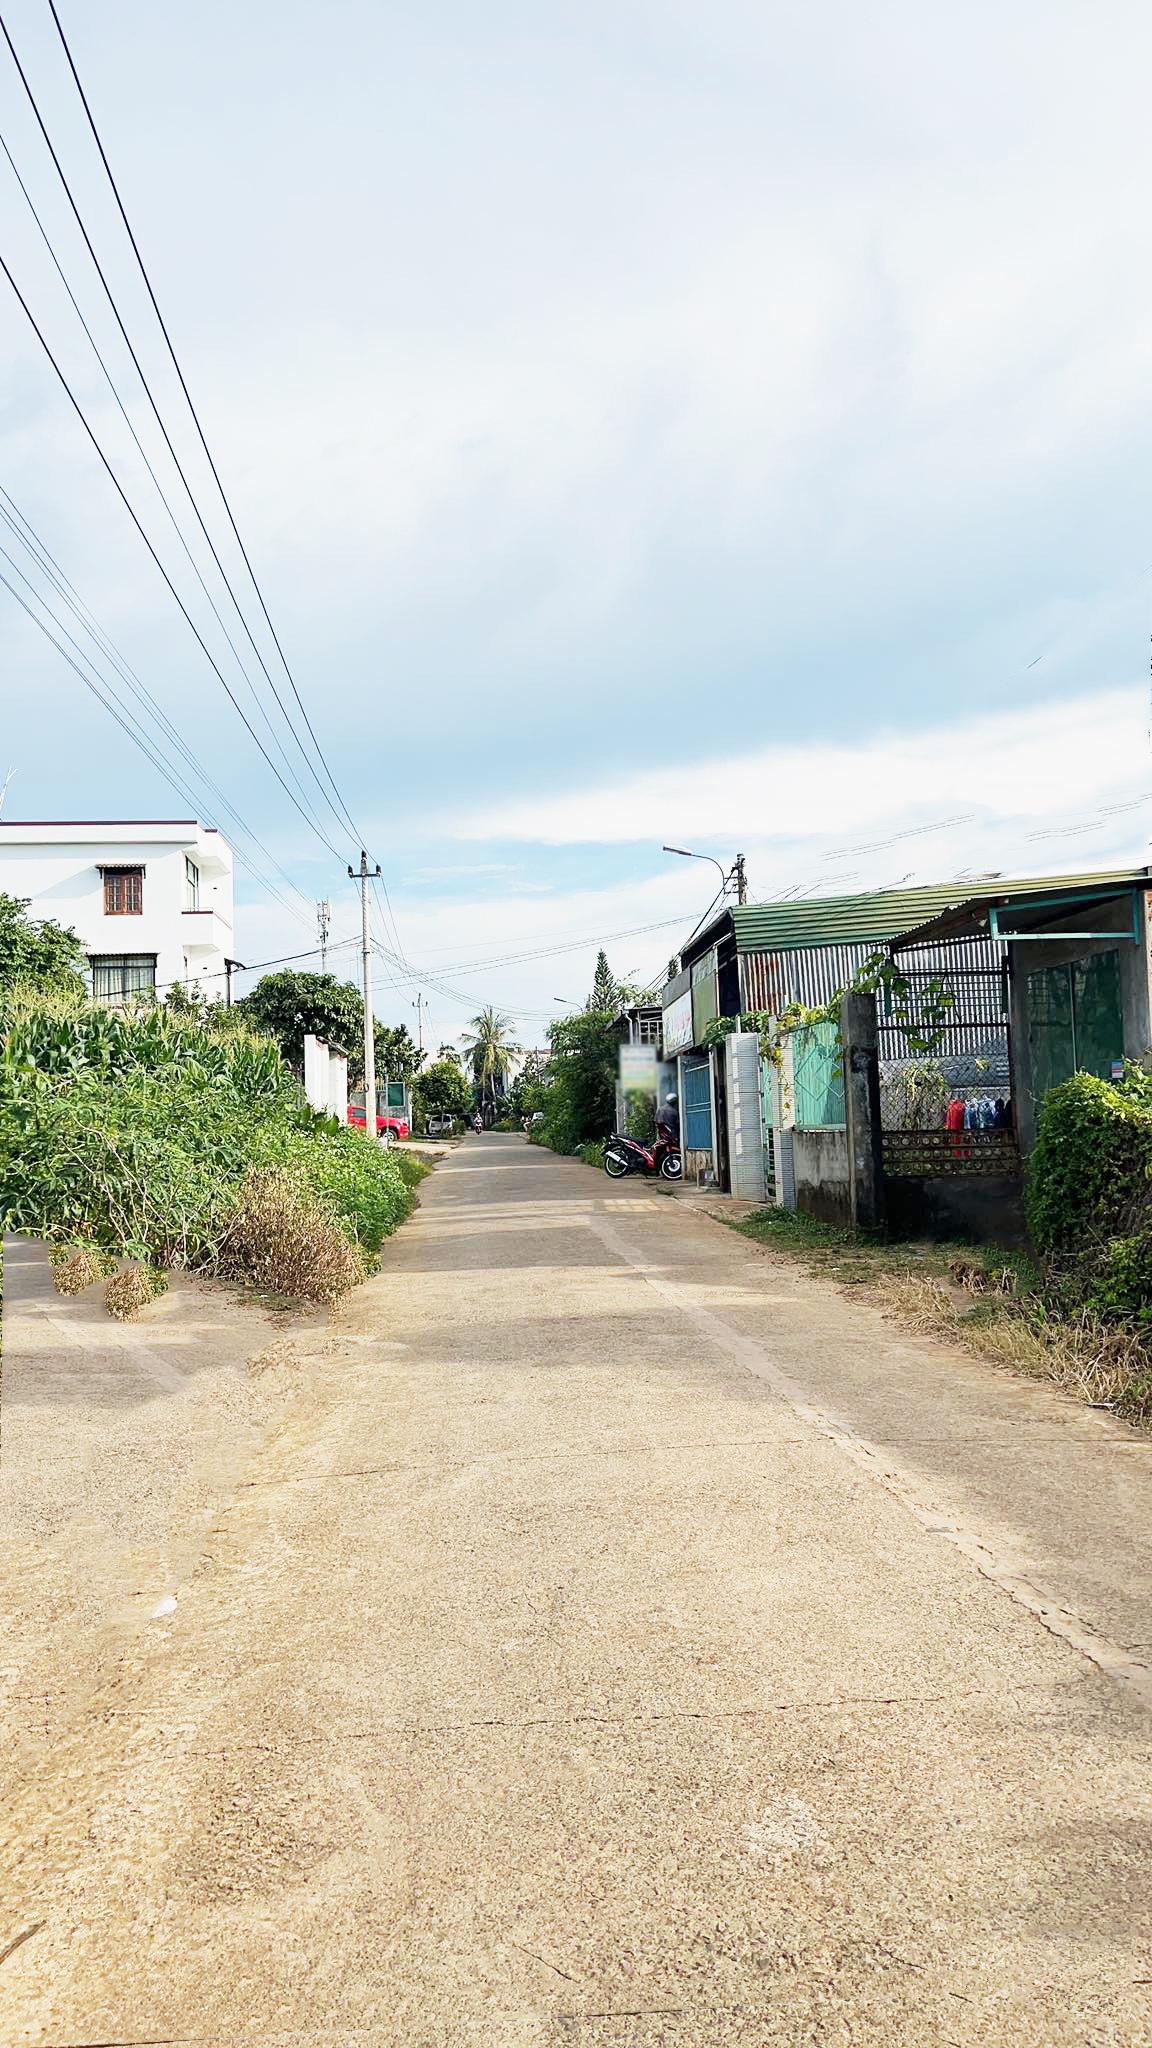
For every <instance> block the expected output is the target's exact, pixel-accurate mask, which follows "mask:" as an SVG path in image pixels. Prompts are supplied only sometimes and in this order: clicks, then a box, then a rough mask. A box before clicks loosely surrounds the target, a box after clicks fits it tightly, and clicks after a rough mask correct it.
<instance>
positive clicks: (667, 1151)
mask: <svg viewBox="0 0 1152 2048" xmlns="http://www.w3.org/2000/svg"><path fill="white" fill-rule="evenodd" d="M604 1171H605V1173H606V1174H607V1175H608V1176H609V1178H610V1179H611V1180H623V1178H624V1176H625V1174H626V1173H658V1174H659V1175H660V1178H661V1180H680V1179H682V1178H683V1174H684V1161H683V1160H682V1158H681V1157H680V1147H679V1145H678V1144H677V1142H676V1139H675V1138H674V1136H673V1135H672V1130H671V1126H670V1125H668V1124H657V1126H656V1138H655V1142H654V1143H652V1144H642V1143H641V1141H640V1139H639V1138H629V1137H627V1136H626V1135H625V1133H624V1132H623V1131H613V1133H612V1136H611V1137H610V1138H609V1140H608V1143H607V1144H606V1145H605V1147H604Z"/></svg>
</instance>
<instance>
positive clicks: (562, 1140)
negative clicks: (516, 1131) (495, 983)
mask: <svg viewBox="0 0 1152 2048" xmlns="http://www.w3.org/2000/svg"><path fill="white" fill-rule="evenodd" d="M651 999H652V992H651V990H648V989H640V988H635V987H633V986H631V985H630V984H628V983H625V982H618V981H615V980H614V979H613V977H612V973H611V970H610V969H609V966H608V961H607V957H606V955H605V954H604V953H603V952H601V953H600V954H598V956H597V960H596V973H595V977H594V980H593V984H592V989H591V992H590V993H589V996H588V1001H587V1003H586V1004H585V1006H584V1008H583V1009H582V1010H577V1011H575V1012H574V1013H573V1014H572V1016H570V1017H560V1018H558V1019H557V1021H556V1022H555V1023H554V1024H550V1025H549V1027H548V1039H549V1044H550V1047H551V1052H550V1056H549V1059H548V1064H547V1070H546V1072H544V1073H543V1074H540V1075H539V1076H535V1077H533V1084H532V1086H531V1087H530V1088H529V1087H528V1086H527V1085H526V1086H525V1102H524V1108H525V1111H526V1113H528V1114H531V1113H532V1112H533V1111H534V1110H537V1109H539V1110H541V1111H542V1112H543V1118H544V1121H543V1123H542V1124H539V1125H537V1126H536V1127H535V1129H534V1130H532V1131H531V1132H530V1133H529V1135H530V1137H531V1139H532V1142H533V1143H534V1144H537V1145H548V1146H550V1147H551V1149H552V1151H553V1152H564V1153H569V1154H571V1153H575V1152H577V1151H580V1148H581V1147H588V1146H596V1145H599V1146H600V1147H601V1150H602V1147H603V1141H604V1139H605V1138H608V1137H611V1135H612V1131H613V1128H614V1125H615V1122H616V1077H617V1072H618V1067H619V1058H620V1043H621V1040H622V1039H623V1038H624V1037H625V1036H626V1035H627V1034H626V1027H625V1026H624V1025H623V1023H622V1022H621V1012H622V1010H623V1009H625V1008H626V1006H627V1005H629V1004H630V1003H639V1002H648V1001H650V1000H651ZM642 1120H643V1119H642ZM652 1121H653V1124H654V1117H653V1119H652ZM646 1127H647V1126H646V1124H645V1125H644V1128H646ZM583 1156H584V1155H583V1152H581V1157H583Z"/></svg>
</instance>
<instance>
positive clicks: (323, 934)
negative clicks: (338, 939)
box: [316, 868, 379, 974]
mask: <svg viewBox="0 0 1152 2048" xmlns="http://www.w3.org/2000/svg"><path fill="white" fill-rule="evenodd" d="M377 872H379V870H377ZM348 873H349V874H351V873H352V870H351V868H349V870H348ZM316 929H317V931H318V932H319V934H320V972H321V974H327V972H328V934H329V932H330V931H331V929H332V898H331V897H330V896H326V897H325V898H324V901H323V903H318V904H317V905H316Z"/></svg>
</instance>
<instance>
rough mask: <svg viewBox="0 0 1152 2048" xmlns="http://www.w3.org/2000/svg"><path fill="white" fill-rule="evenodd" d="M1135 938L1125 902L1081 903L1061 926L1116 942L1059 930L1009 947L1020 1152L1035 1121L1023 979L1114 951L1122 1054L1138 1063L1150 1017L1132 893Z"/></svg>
mask: <svg viewBox="0 0 1152 2048" xmlns="http://www.w3.org/2000/svg"><path fill="white" fill-rule="evenodd" d="M1136 900H1137V903H1138V905H1139V910H1140V916H1139V931H1140V937H1139V940H1138V942H1137V943H1136V944H1133V942H1132V938H1131V936H1130V934H1131V924H1130V919H1129V911H1128V904H1127V902H1126V901H1125V902H1115V903H1093V904H1083V905H1081V906H1079V907H1078V908H1074V909H1072V910H1070V911H1069V912H1068V915H1067V917H1065V918H1062V919H1061V920H1060V922H1061V924H1067V925H1071V926H1073V927H1079V929H1080V930H1081V931H1083V930H1084V929H1085V928H1087V929H1089V930H1091V931H1111V930H1112V929H1113V928H1115V930H1116V933H1117V937H1116V938H1115V939H1107V938H1105V939H1071V938H1061V937H1060V936H1059V926H1057V927H1055V928H1054V930H1053V934H1052V937H1051V938H1050V939H1043V940H1040V939H1024V940H1019V941H1017V943H1016V944H1014V945H1011V946H1010V947H1009V958H1010V961H1011V991H1010V1003H1011V1047H1012V1089H1013V1098H1014V1102H1015V1106H1016V1130H1017V1136H1018V1138H1019V1141H1020V1149H1021V1151H1022V1152H1030V1151H1031V1149H1032V1146H1033V1145H1034V1144H1035V1142H1036V1118H1035V1111H1034V1107H1033V1102H1032V1060H1031V1054H1030V1050H1029V1045H1028V976H1029V975H1030V974H1034V973H1035V972H1036V970H1037V969H1038V968H1041V967H1063V966H1066V965H1067V964H1068V963H1069V962H1070V961H1073V960H1088V959H1090V958H1091V956H1092V955H1093V954H1094V953H1111V952H1115V953H1116V954H1117V955H1118V957H1119V962H1120V1005H1121V1012H1122V1016H1123V1024H1124V1053H1125V1056H1126V1057H1127V1058H1128V1059H1134V1060H1135V1059H1142V1058H1143V1057H1144V1055H1145V1054H1146V1053H1147V1051H1148V1048H1149V1045H1150V1044H1152V1018H1150V1016H1149V987H1148V984H1149V957H1148V949H1149V936H1150V934H1149V919H1148V900H1149V899H1148V896H1147V895H1146V894H1145V893H1144V892H1142V891H1140V892H1138V893H1137V899H1136Z"/></svg>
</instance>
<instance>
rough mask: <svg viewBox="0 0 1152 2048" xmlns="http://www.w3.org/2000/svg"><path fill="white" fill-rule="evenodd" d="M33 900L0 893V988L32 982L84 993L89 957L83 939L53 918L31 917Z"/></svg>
mask: <svg viewBox="0 0 1152 2048" xmlns="http://www.w3.org/2000/svg"><path fill="white" fill-rule="evenodd" d="M31 900H32V899H31V897H29V896H23V897H21V896H5V895H0V988H12V987H14V986H15V985H16V984H17V983H19V982H29V983H33V984H35V985H36V986H37V987H39V988H41V989H44V988H48V989H58V990H60V991H62V992H64V993H69V992H74V993H76V994H80V995H82V994H83V992H84V969H85V968H86V966H87V964H88V960H87V955H86V954H85V951H84V948H83V946H82V945H81V943H80V940H79V939H78V938H77V936H76V933H75V932H74V931H73V930H72V929H71V927H70V926H67V927H66V926H64V925H60V924H57V923H56V922H55V920H54V919H53V918H50V917H44V918H30V917H29V916H28V907H29V904H30V903H31Z"/></svg>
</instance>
